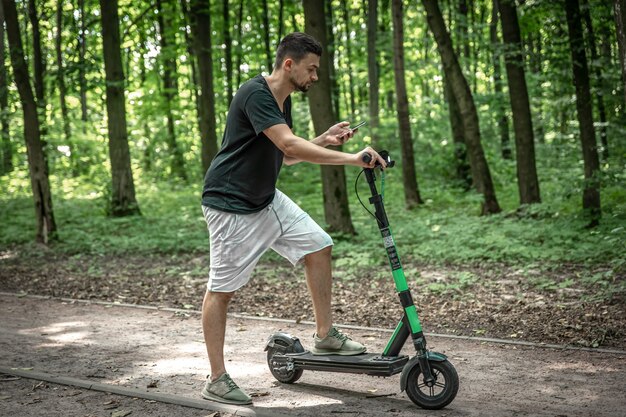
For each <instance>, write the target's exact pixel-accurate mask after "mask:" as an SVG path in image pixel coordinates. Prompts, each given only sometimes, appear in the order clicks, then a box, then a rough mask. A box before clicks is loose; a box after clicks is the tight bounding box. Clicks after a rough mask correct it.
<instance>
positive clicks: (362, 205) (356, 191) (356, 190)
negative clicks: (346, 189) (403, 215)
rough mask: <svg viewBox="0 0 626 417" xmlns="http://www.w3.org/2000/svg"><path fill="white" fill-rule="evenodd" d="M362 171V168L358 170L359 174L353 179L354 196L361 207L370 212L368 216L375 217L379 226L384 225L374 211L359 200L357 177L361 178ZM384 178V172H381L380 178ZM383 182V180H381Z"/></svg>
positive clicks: (363, 170)
mask: <svg viewBox="0 0 626 417" xmlns="http://www.w3.org/2000/svg"><path fill="white" fill-rule="evenodd" d="M364 172H365V169H362V170H361V172H359V175H357V176H356V179H355V180H354V194H356V198H357V200H359V203H360V204H361V207H363V209H364V210H365V211H367V212H368V213H369V214H370V216H372V217H373V218H375V219H376V221H377V222H378V223H380V225H381V226H384V224H382V222H381V221H380V220H378V217H376V216H375V215H374V213H372V212H371V211H370V209H368V208H367V207H365V204H363V201H362V200H361V197H360V196H359V188H358V184H359V178H361V174H363V173H364ZM384 178H385V174H384V173H383V174H382V179H383V181H384ZM383 184H384V182H383ZM383 191H384V185H383ZM382 196H383V194H381V197H382Z"/></svg>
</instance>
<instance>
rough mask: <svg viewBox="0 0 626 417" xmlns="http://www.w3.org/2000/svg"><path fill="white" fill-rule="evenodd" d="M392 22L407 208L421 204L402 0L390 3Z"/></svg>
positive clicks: (394, 0) (393, 0)
mask: <svg viewBox="0 0 626 417" xmlns="http://www.w3.org/2000/svg"><path fill="white" fill-rule="evenodd" d="M391 14H392V20H393V52H394V53H393V66H394V78H395V82H396V102H397V106H398V125H399V127H400V144H401V147H402V179H403V181H402V182H403V184H404V203H405V205H406V207H407V208H409V209H410V208H413V207H416V206H418V205H419V204H422V203H423V201H422V198H421V197H420V192H419V188H418V185H417V179H416V178H415V156H414V155H413V138H412V137H411V123H410V121H409V100H408V98H407V93H406V81H405V78H404V24H403V21H402V18H403V13H402V0H392V1H391Z"/></svg>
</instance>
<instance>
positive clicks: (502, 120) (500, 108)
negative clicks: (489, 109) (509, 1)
mask: <svg viewBox="0 0 626 417" xmlns="http://www.w3.org/2000/svg"><path fill="white" fill-rule="evenodd" d="M489 34H490V37H491V48H492V51H493V52H492V61H493V88H494V92H495V95H496V100H495V108H494V110H495V113H496V114H495V117H496V123H497V124H498V132H499V133H500V152H501V154H502V158H503V159H511V145H510V138H509V119H508V118H507V117H506V113H505V111H504V104H503V103H502V98H503V93H502V71H501V70H500V55H501V53H500V49H501V46H500V40H499V39H498V0H493V3H492V12H491V23H490V24H489Z"/></svg>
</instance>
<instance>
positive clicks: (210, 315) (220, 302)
mask: <svg viewBox="0 0 626 417" xmlns="http://www.w3.org/2000/svg"><path fill="white" fill-rule="evenodd" d="M234 294H235V293H234V292H211V291H207V292H206V294H205V295H204V302H203V303H202V331H203V332H204V342H205V344H206V350H207V353H208V355H209V362H210V365H211V380H212V381H215V380H216V379H217V378H219V377H220V376H221V375H222V374H224V373H226V366H225V365H224V336H225V333H226V313H227V311H228V303H229V302H230V299H231V298H233V295H234Z"/></svg>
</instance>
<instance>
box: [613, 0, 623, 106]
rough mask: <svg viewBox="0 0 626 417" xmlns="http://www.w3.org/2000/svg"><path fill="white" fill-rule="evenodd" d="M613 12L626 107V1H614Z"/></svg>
mask: <svg viewBox="0 0 626 417" xmlns="http://www.w3.org/2000/svg"><path fill="white" fill-rule="evenodd" d="M613 10H614V12H615V26H616V28H617V30H616V32H617V44H618V46H619V62H620V69H621V70H622V82H623V85H622V88H623V90H624V91H623V93H624V105H625V106H626V0H614V1H613Z"/></svg>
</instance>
